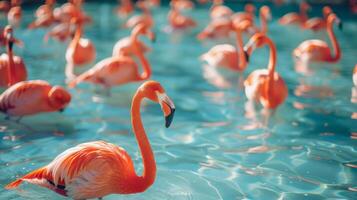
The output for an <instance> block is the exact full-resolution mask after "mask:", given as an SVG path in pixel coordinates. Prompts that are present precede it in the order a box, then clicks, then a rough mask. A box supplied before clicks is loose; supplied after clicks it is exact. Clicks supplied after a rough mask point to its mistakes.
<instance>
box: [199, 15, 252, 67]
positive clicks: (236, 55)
mask: <svg viewBox="0 0 357 200" xmlns="http://www.w3.org/2000/svg"><path fill="white" fill-rule="evenodd" d="M246 26H250V21H247V20H246V21H243V22H237V23H236V24H234V30H235V32H236V43H237V44H236V46H237V47H234V46H233V45H230V44H219V45H216V46H214V47H212V48H211V49H210V50H209V51H208V52H207V53H204V54H203V55H201V57H200V59H201V60H203V61H205V62H207V63H208V65H209V66H211V67H223V68H226V69H229V70H232V71H238V72H242V71H244V70H245V68H246V66H247V62H248V60H247V57H246V55H245V53H244V51H243V38H242V30H243V29H245V27H246Z"/></svg>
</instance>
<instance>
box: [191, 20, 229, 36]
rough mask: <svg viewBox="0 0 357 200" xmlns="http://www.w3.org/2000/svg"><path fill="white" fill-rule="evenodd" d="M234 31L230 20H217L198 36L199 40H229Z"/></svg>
mask: <svg viewBox="0 0 357 200" xmlns="http://www.w3.org/2000/svg"><path fill="white" fill-rule="evenodd" d="M231 30H232V21H231V20H230V19H224V18H220V19H216V20H213V21H212V22H210V23H209V24H208V25H207V26H206V27H205V28H204V29H203V30H202V31H201V32H200V33H199V34H198V35H197V39H199V40H206V39H220V38H229V36H230V33H231Z"/></svg>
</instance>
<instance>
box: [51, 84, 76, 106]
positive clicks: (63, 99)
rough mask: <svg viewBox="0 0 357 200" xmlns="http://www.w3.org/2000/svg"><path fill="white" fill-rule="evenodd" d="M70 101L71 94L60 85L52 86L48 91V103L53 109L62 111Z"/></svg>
mask: <svg viewBox="0 0 357 200" xmlns="http://www.w3.org/2000/svg"><path fill="white" fill-rule="evenodd" d="M70 101H71V95H70V94H69V93H68V92H67V91H66V90H65V89H64V88H62V87H60V86H54V87H52V88H51V90H50V91H49V93H48V102H49V105H50V107H51V108H53V109H54V110H58V111H63V109H64V108H65V107H66V106H67V105H68V104H69V102H70Z"/></svg>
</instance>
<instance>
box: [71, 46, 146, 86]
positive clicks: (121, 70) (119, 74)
mask: <svg viewBox="0 0 357 200" xmlns="http://www.w3.org/2000/svg"><path fill="white" fill-rule="evenodd" d="M134 53H135V55H136V56H137V57H138V58H139V60H140V62H141V64H142V66H143V72H142V73H141V74H140V73H139V67H138V65H137V64H136V62H135V60H134V59H133V58H132V57H129V56H123V55H120V56H116V57H109V58H106V59H104V60H102V61H100V62H99V63H97V64H96V65H94V66H93V67H92V68H91V69H89V70H88V71H86V72H84V73H83V74H81V75H79V76H78V77H76V78H74V79H73V80H72V81H70V82H69V84H68V85H69V87H75V86H76V85H77V84H79V83H81V82H90V83H94V84H98V85H101V86H103V87H104V89H106V90H107V91H109V89H110V88H111V87H113V86H117V85H123V84H127V83H130V82H136V81H143V80H147V79H149V78H150V76H151V67H150V63H149V61H148V60H147V59H146V58H145V56H144V53H143V52H142V51H140V49H135V52H134Z"/></svg>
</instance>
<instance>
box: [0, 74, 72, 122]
mask: <svg viewBox="0 0 357 200" xmlns="http://www.w3.org/2000/svg"><path fill="white" fill-rule="evenodd" d="M70 100H71V95H70V94H69V93H68V92H67V91H65V90H64V89H63V88H61V87H59V86H55V87H53V86H51V85H50V84H49V83H47V82H46V81H41V80H34V81H22V82H19V83H16V84H15V85H13V86H11V87H9V88H8V89H7V90H5V92H4V93H2V94H1V95H0V111H2V112H3V113H5V114H7V115H10V116H24V115H33V114H37V113H41V112H54V111H60V110H62V109H64V108H65V107H66V106H67V105H68V103H69V102H70Z"/></svg>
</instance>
